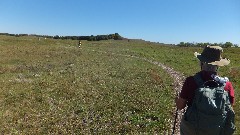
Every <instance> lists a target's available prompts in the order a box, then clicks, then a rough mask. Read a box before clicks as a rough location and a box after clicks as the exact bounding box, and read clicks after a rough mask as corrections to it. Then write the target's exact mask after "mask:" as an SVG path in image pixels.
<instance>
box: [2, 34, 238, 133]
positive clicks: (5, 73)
mask: <svg viewBox="0 0 240 135" xmlns="http://www.w3.org/2000/svg"><path fill="white" fill-rule="evenodd" d="M77 43H78V42H77V41H73V40H53V39H46V40H45V39H41V40H40V41H39V40H38V38H36V37H18V38H16V37H8V36H0V50H1V52H0V57H1V59H0V64H1V65H0V132H1V133H3V134H80V133H81V134H94V133H99V134H117V133H120V134H127V133H129V134H140V133H150V134H151V133H163V132H165V131H168V132H170V131H171V126H170V124H172V122H171V121H170V120H172V117H173V115H172V111H173V106H174V94H175V92H174V91H173V86H172V78H170V76H169V75H168V74H167V73H166V72H165V71H164V70H162V69H161V68H160V67H158V66H156V65H153V64H151V63H148V62H147V61H144V60H142V59H138V58H136V57H131V55H132V56H138V57H146V58H148V59H151V60H154V61H159V62H162V63H164V64H166V65H168V66H171V67H173V68H174V69H175V70H177V71H180V72H182V73H184V75H186V76H188V75H193V74H194V73H195V72H197V71H199V67H198V61H197V60H196V58H194V56H193V52H195V51H198V52H201V49H200V48H179V47H169V46H162V45H159V44H155V43H150V42H143V41H130V42H128V41H114V40H109V41H100V42H88V41H82V43H83V45H82V48H80V49H79V48H78V47H77ZM226 56H227V57H229V58H230V59H231V65H230V66H229V67H224V68H221V69H220V72H221V74H222V75H224V76H228V77H229V78H230V80H232V81H233V84H234V87H235V89H236V92H235V93H236V105H235V106H236V107H235V112H236V123H237V127H239V126H240V125H239V124H240V123H239V111H238V110H239V100H238V97H239V94H238V92H237V91H238V89H239V81H240V80H239V77H238V76H239V64H238V63H237V59H238V56H239V49H238V50H237V49H236V48H235V49H229V50H228V49H226ZM238 133H239V131H238Z"/></svg>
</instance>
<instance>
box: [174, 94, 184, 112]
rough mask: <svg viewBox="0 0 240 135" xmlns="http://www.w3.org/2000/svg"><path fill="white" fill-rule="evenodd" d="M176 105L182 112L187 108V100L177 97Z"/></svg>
mask: <svg viewBox="0 0 240 135" xmlns="http://www.w3.org/2000/svg"><path fill="white" fill-rule="evenodd" d="M175 103H176V106H177V109H179V110H182V109H183V108H185V107H186V105H187V100H185V99H183V98H181V97H176V99H175Z"/></svg>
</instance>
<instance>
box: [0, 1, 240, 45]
mask: <svg viewBox="0 0 240 135" xmlns="http://www.w3.org/2000/svg"><path fill="white" fill-rule="evenodd" d="M3 32H6V33H15V34H20V33H26V34H39V35H53V36H54V35H60V36H66V35H69V36H71V35H75V36H82V35H101V34H111V33H119V34H120V35H122V36H124V37H127V38H136V39H144V40H148V41H153V42H161V43H175V44H177V43H179V42H181V41H183V42H210V43H221V42H224V43H225V42H228V41H229V42H232V43H234V44H240V0H0V33H3Z"/></svg>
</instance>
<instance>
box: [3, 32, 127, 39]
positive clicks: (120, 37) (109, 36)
mask: <svg viewBox="0 0 240 135" xmlns="http://www.w3.org/2000/svg"><path fill="white" fill-rule="evenodd" d="M0 35H7V36H15V37H21V36H36V37H44V38H53V39H63V40H64V39H71V40H88V41H100V40H109V39H114V40H122V39H124V38H123V37H122V36H120V35H119V34H118V33H115V34H108V35H97V36H94V35H91V36H58V35H56V36H48V35H36V34H30V35H28V34H9V33H0Z"/></svg>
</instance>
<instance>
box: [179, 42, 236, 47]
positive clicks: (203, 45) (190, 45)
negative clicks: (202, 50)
mask: <svg viewBox="0 0 240 135" xmlns="http://www.w3.org/2000/svg"><path fill="white" fill-rule="evenodd" d="M207 45H210V46H221V47H223V48H228V47H239V46H238V45H237V44H233V43H231V42H226V43H208V42H207V43H189V42H186V43H185V42H180V43H179V44H177V46H180V47H205V46H207Z"/></svg>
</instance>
